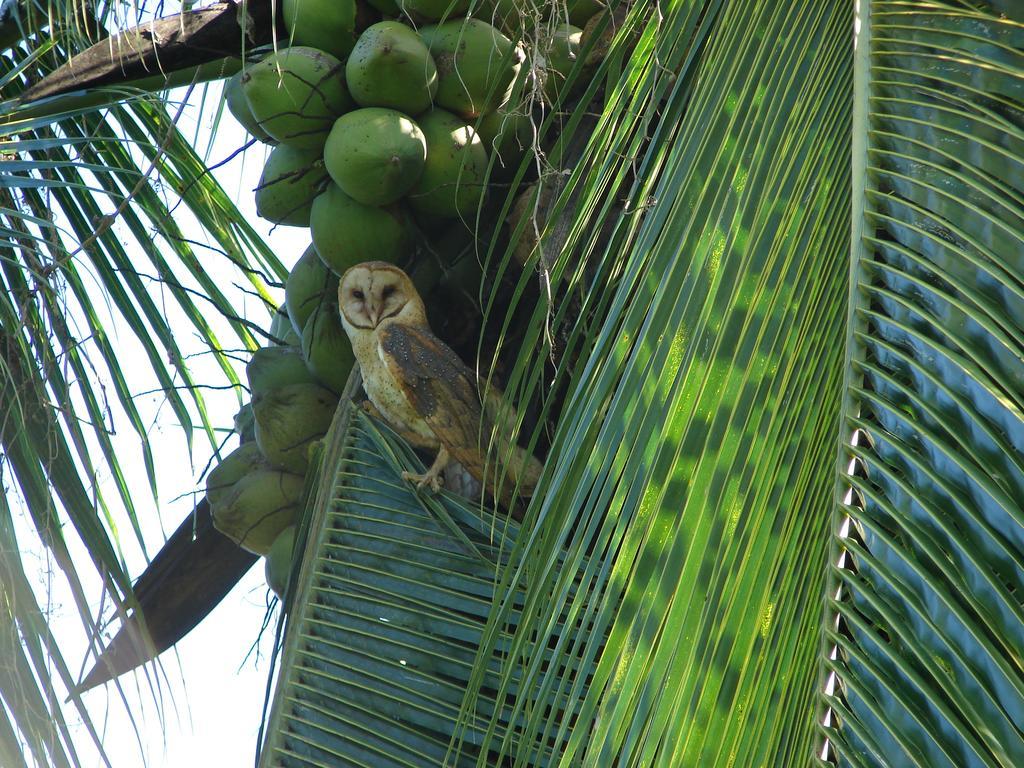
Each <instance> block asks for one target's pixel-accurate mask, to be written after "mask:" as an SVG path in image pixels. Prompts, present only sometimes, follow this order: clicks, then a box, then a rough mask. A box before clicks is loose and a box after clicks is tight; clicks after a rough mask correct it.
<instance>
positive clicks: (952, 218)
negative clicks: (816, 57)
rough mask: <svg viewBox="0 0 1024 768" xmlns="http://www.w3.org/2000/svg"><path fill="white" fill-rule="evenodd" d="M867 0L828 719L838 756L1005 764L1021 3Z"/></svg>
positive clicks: (1021, 690)
mask: <svg viewBox="0 0 1024 768" xmlns="http://www.w3.org/2000/svg"><path fill="white" fill-rule="evenodd" d="M866 11H867V13H866V14H865V15H864V16H863V17H862V18H861V26H860V33H859V36H858V49H859V51H860V52H861V56H860V58H859V59H858V63H857V67H858V69H857V76H858V86H859V88H858V96H857V113H856V119H855V124H854V125H855V131H856V132H857V133H858V134H859V135H860V136H862V137H863V138H864V142H863V144H861V145H860V146H859V148H858V152H857V153H856V154H855V162H856V164H857V166H856V167H857V170H856V173H855V176H854V181H855V194H854V199H855V202H856V203H857V206H858V210H859V211H860V210H862V215H859V216H857V218H855V235H856V238H855V240H854V243H853V255H854V259H853V264H854V266H853V281H854V283H853V288H852V291H851V297H852V302H851V303H852V313H853V314H852V323H851V336H850V343H849V363H848V366H849V368H848V384H847V402H846V405H845V407H844V422H843V424H844V432H845V434H846V435H847V436H849V435H853V436H854V439H853V442H852V444H851V445H849V447H848V448H847V450H846V452H845V455H844V457H843V464H844V465H845V464H846V463H847V462H849V461H850V460H853V461H854V465H853V466H854V471H853V472H852V474H849V475H846V476H845V483H846V488H847V489H849V495H848V496H847V497H846V499H845V502H844V503H843V505H842V506H841V508H840V513H841V514H842V515H849V516H850V520H849V521H848V523H847V525H848V526H849V533H848V535H844V536H842V537H841V538H840V539H839V540H838V541H837V548H838V550H837V555H836V556H837V562H838V557H839V553H840V552H841V553H842V561H841V562H842V567H841V568H838V569H836V571H835V577H836V579H837V582H838V585H839V586H841V590H840V598H839V599H838V600H832V601H831V602H830V605H831V607H832V609H833V610H835V611H836V612H838V614H839V617H840V618H839V622H838V624H837V625H836V624H833V625H832V628H831V629H830V631H829V640H830V646H829V650H830V651H831V653H830V654H829V657H828V658H827V659H826V662H825V663H826V668H827V670H828V671H831V672H834V673H835V675H836V677H837V683H836V685H835V690H834V692H833V693H832V694H831V695H829V696H828V697H827V699H826V703H827V704H828V706H830V707H831V716H830V720H829V725H830V727H829V728H828V730H827V734H828V738H829V740H830V743H831V745H832V747H833V748H834V750H835V753H836V754H837V755H838V760H839V763H840V764H841V765H857V766H872V765H921V766H925V765H927V766H944V765H948V766H960V765H986V766H1010V765H1019V764H1021V762H1022V761H1024V666H1022V664H1021V659H1020V653H1019V650H1020V646H1021V640H1022V638H1024V610H1022V607H1021V601H1020V595H1021V594H1022V588H1024V508H1022V506H1021V499H1022V498H1024V464H1022V462H1021V460H1020V456H1021V449H1022V440H1024V410H1022V406H1024V379H1022V374H1021V371H1022V368H1021V358H1022V339H1024V334H1022V327H1024V326H1022V321H1021V318H1022V317H1024V315H1022V309H1024V303H1022V299H1024V293H1022V288H1021V279H1020V275H1021V261H1020V254H1021V253H1022V252H1024V248H1022V246H1024V215H1022V213H1024V207H1022V201H1024V190H1022V186H1021V179H1022V178H1024V54H1022V53H1021V51H1022V50H1024V25H1022V23H1021V22H1022V21H1024V19H1022V18H1020V9H1019V7H1016V10H1012V9H1010V7H1009V6H1007V5H1006V4H1002V3H987V2H986V3H956V2H930V3H920V2H872V3H869V4H868V5H867V7H866ZM844 469H845V466H844ZM844 531H845V529H844ZM833 594H834V592H833Z"/></svg>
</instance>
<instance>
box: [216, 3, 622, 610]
mask: <svg viewBox="0 0 1024 768" xmlns="http://www.w3.org/2000/svg"><path fill="white" fill-rule="evenodd" d="M603 7H604V6H603V3H601V2H599V0H570V2H568V3H567V4H559V3H541V4H538V3H537V0H483V1H482V2H480V1H478V2H471V0H365V2H364V0H283V3H282V5H281V10H280V12H281V13H282V15H283V20H284V23H285V26H286V27H287V29H288V33H289V37H288V39H286V40H282V41H281V42H280V43H279V44H278V46H277V47H276V49H275V50H271V51H269V52H268V53H267V54H266V55H265V56H264V57H263V58H262V59H260V60H259V61H256V62H255V63H251V64H248V65H247V66H246V67H245V68H244V69H243V70H242V71H241V72H239V73H238V74H237V75H235V76H234V77H232V78H230V79H229V80H228V81H227V82H226V84H225V100H226V104H227V107H228V109H229V110H230V112H231V113H232V114H233V115H234V117H235V118H236V119H237V120H238V122H239V123H241V124H242V125H243V126H244V127H245V128H246V130H247V131H248V132H249V133H250V134H252V136H254V137H255V138H257V139H259V140H260V141H263V142H265V143H267V144H271V145H273V149H272V150H271V151H270V153H269V156H268V157H267V160H266V164H265V166H264V169H263V174H262V177H261V179H260V182H259V186H258V187H257V189H256V207H257V212H258V213H259V215H260V216H261V217H263V218H265V219H267V220H269V221H271V222H274V223H275V224H280V225H286V226H296V227H309V229H310V235H311V240H312V243H311V244H310V246H309V247H308V248H307V249H306V251H305V252H304V253H303V254H302V256H301V257H300V258H299V259H298V260H297V261H296V263H295V265H294V267H293V268H292V270H291V273H290V274H289V277H288V280H287V282H286V285H285V306H284V307H282V308H281V310H279V312H278V314H277V315H276V316H275V318H274V321H273V323H272V325H271V329H270V336H271V338H272V339H273V340H274V343H273V344H272V345H271V346H268V347H266V348H264V349H260V350H258V351H257V352H256V353H255V354H254V355H253V358H252V360H251V362H250V363H249V365H248V366H247V370H246V373H247V377H248V380H249V388H250V391H251V393H252V402H251V404H249V405H247V406H246V407H245V408H243V410H242V412H240V414H239V416H238V417H236V426H237V429H238V430H239V431H240V433H241V434H242V438H243V442H242V444H241V446H240V447H239V448H238V449H236V450H235V451H234V452H232V453H231V454H229V455H227V456H226V457H225V458H224V459H223V460H222V461H221V462H220V463H219V464H218V465H217V466H216V467H215V468H214V469H213V470H212V471H211V472H210V473H209V475H208V477H207V497H208V499H209V502H210V505H211V509H212V512H213V519H214V523H215V525H216V526H217V527H218V529H219V530H221V531H222V532H223V533H225V534H226V535H228V536H229V537H231V538H232V539H233V540H234V541H236V542H237V543H238V544H240V545H241V546H243V547H245V548H246V549H249V550H250V551H253V552H256V553H258V554H261V555H264V556H266V558H267V562H266V572H267V581H268V583H269V584H270V586H271V587H272V588H273V589H274V590H275V592H277V593H278V594H279V595H282V594H283V593H284V589H285V585H286V581H287V577H288V573H289V571H290V568H291V562H292V550H293V543H294V538H295V524H296V522H297V519H298V515H299V511H300V506H301V499H302V493H303V487H304V476H305V474H306V472H307V471H308V468H309V464H310V456H311V453H312V450H313V448H314V447H315V446H316V445H317V444H318V442H319V440H320V438H321V437H323V435H324V434H325V433H326V431H327V429H328V427H329V425H330V421H331V418H332V415H333V413H334V410H335V407H336V405H337V402H338V396H339V395H340V393H341V391H342V388H343V387H344V385H345V382H346V380H347V379H348V375H349V373H350V371H351V369H352V366H353V365H354V358H353V355H352V351H351V348H350V347H349V343H348V339H347V337H346V335H345V333H344V330H343V329H342V327H341V324H340V320H339V318H338V308H337V285H338V277H339V276H340V275H341V274H343V273H344V272H345V270H347V269H348V268H349V267H350V266H352V265H354V264H358V263H360V262H363V261H370V260H376V261H389V262H395V263H405V262H407V261H408V259H409V257H410V255H411V254H412V253H413V252H414V251H415V250H416V242H417V239H422V238H424V237H428V236H429V235H427V234H425V233H437V232H438V231H439V223H440V225H441V226H443V224H444V222H445V221H450V222H451V223H452V224H453V225H456V224H460V223H461V225H462V226H465V225H466V224H471V223H472V221H473V219H474V216H475V214H476V211H477V210H478V208H479V206H480V205H481V203H482V201H483V200H484V198H485V196H486V195H487V193H488V184H489V180H490V176H491V175H492V174H494V173H495V169H496V168H498V169H509V168H516V167H518V165H519V163H520V161H521V160H522V158H523V156H524V154H525V153H526V152H527V151H530V150H531V148H532V146H533V141H534V126H533V115H532V105H533V104H534V103H535V102H536V101H538V100H540V101H542V102H546V103H547V104H549V105H551V104H555V103H557V101H558V99H559V97H560V90H561V89H563V88H564V85H565V82H566V76H567V74H568V73H569V71H570V70H571V69H572V67H573V65H574V63H575V59H576V56H577V54H578V52H579V49H580V45H581V35H582V34H583V30H582V29H581V27H582V26H583V25H584V24H586V22H587V21H588V19H590V18H591V17H593V16H594V15H595V14H596V13H598V12H599V11H601V9H602V8H603ZM531 30H532V34H531ZM528 38H529V42H524V41H526V40H527V39H528Z"/></svg>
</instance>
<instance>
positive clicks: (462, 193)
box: [314, 109, 487, 218]
mask: <svg viewBox="0 0 1024 768" xmlns="http://www.w3.org/2000/svg"><path fill="white" fill-rule="evenodd" d="M419 124H420V128H422V129H423V135H424V136H425V137H426V139H427V162H426V165H425V166H424V167H423V175H421V176H420V180H419V182H417V184H416V186H414V187H413V188H412V190H411V191H410V192H409V198H408V199H409V204H410V205H411V206H412V208H413V210H415V211H416V212H417V213H420V214H428V215H433V216H446V217H449V218H454V217H462V218H467V217H471V216H472V215H473V214H474V212H475V211H476V209H477V206H479V205H480V202H481V201H482V200H483V197H484V193H485V192H486V191H487V184H486V176H487V151H486V150H485V149H484V145H483V142H482V141H481V140H480V136H479V135H478V134H477V132H476V131H475V130H473V126H471V125H469V124H468V123H466V121H465V120H463V119H462V118H460V117H457V116H456V115H453V114H452V113H451V112H446V111H445V110H443V109H434V110H431V111H430V112H429V113H428V114H426V115H424V116H423V117H421V118H420V120H419ZM314 206H315V203H314Z"/></svg>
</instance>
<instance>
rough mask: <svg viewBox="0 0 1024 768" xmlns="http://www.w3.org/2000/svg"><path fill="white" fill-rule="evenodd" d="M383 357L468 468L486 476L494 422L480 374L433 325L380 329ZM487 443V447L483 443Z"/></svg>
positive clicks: (411, 399)
mask: <svg viewBox="0 0 1024 768" xmlns="http://www.w3.org/2000/svg"><path fill="white" fill-rule="evenodd" d="M378 341H379V343H380V351H381V358H382V359H383V361H384V365H385V366H386V367H387V369H388V372H389V373H390V374H391V375H392V376H393V377H394V378H395V381H396V382H397V383H398V385H399V387H400V388H401V390H402V392H403V393H404V394H405V396H406V398H408V400H409V403H410V405H412V407H413V409H414V410H415V411H416V413H418V414H419V415H420V416H421V417H422V418H423V420H424V421H425V422H427V424H428V425H429V426H430V428H431V430H433V432H434V434H435V435H437V438H438V440H440V441H441V443H442V445H444V447H445V448H447V449H448V452H449V453H450V454H451V455H452V457H453V458H455V459H456V460H457V461H458V462H459V463H460V464H462V465H463V466H464V467H465V468H466V470H467V471H468V472H469V473H470V474H471V475H473V476H474V477H476V478H477V479H480V478H481V477H482V476H483V474H484V471H485V469H486V471H488V472H489V473H491V474H493V473H494V467H493V466H490V467H487V466H486V460H487V456H486V446H487V440H488V439H489V438H490V435H491V432H492V428H493V425H492V423H491V421H490V419H489V418H488V419H486V422H485V423H481V421H483V420H484V418H485V417H484V412H483V408H482V407H481V402H480V389H479V387H478V386H477V377H476V375H475V374H474V373H473V371H471V370H470V369H469V368H468V367H467V366H466V364H465V363H463V362H462V360H460V359H459V356H458V355H456V354H455V352H454V351H452V349H451V347H449V346H448V345H447V344H445V343H444V342H443V341H441V340H440V339H438V338H437V337H436V336H434V334H432V333H431V332H430V331H429V330H427V329H423V328H415V327H411V326H407V325H399V324H398V323H392V324H389V325H387V326H386V327H385V328H383V329H382V330H380V331H379V332H378ZM481 446H483V447H481Z"/></svg>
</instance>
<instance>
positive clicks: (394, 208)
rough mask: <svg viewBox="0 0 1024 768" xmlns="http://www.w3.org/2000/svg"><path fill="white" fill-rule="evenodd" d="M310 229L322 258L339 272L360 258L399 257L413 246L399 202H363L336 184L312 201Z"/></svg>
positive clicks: (341, 272)
mask: <svg viewBox="0 0 1024 768" xmlns="http://www.w3.org/2000/svg"><path fill="white" fill-rule="evenodd" d="M309 229H310V233H311V234H312V235H313V245H314V246H315V247H316V252H317V253H318V254H320V258H321V260H322V261H323V262H324V264H326V265H327V266H328V267H330V269H331V270H332V271H333V273H334V274H336V275H339V276H340V275H343V274H345V271H346V270H347V269H348V268H349V267H351V266H353V265H355V264H358V263H360V262H362V261H389V262H392V263H395V262H398V261H402V260H403V259H404V257H405V256H406V255H408V253H409V251H410V250H411V248H412V230H411V227H410V225H409V217H408V215H407V214H406V212H405V209H404V208H403V206H402V205H401V204H395V205H390V206H387V207H385V208H378V207H376V206H372V205H363V204H362V203H359V202H356V201H355V200H353V199H352V198H351V197H349V196H348V195H346V194H345V193H344V192H342V191H341V188H340V187H338V185H337V184H331V185H330V186H328V187H327V189H325V190H324V191H323V193H322V194H321V195H320V196H319V197H318V198H317V199H316V200H314V201H313V212H312V214H310V217H309ZM335 290H337V289H336V288H335Z"/></svg>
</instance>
